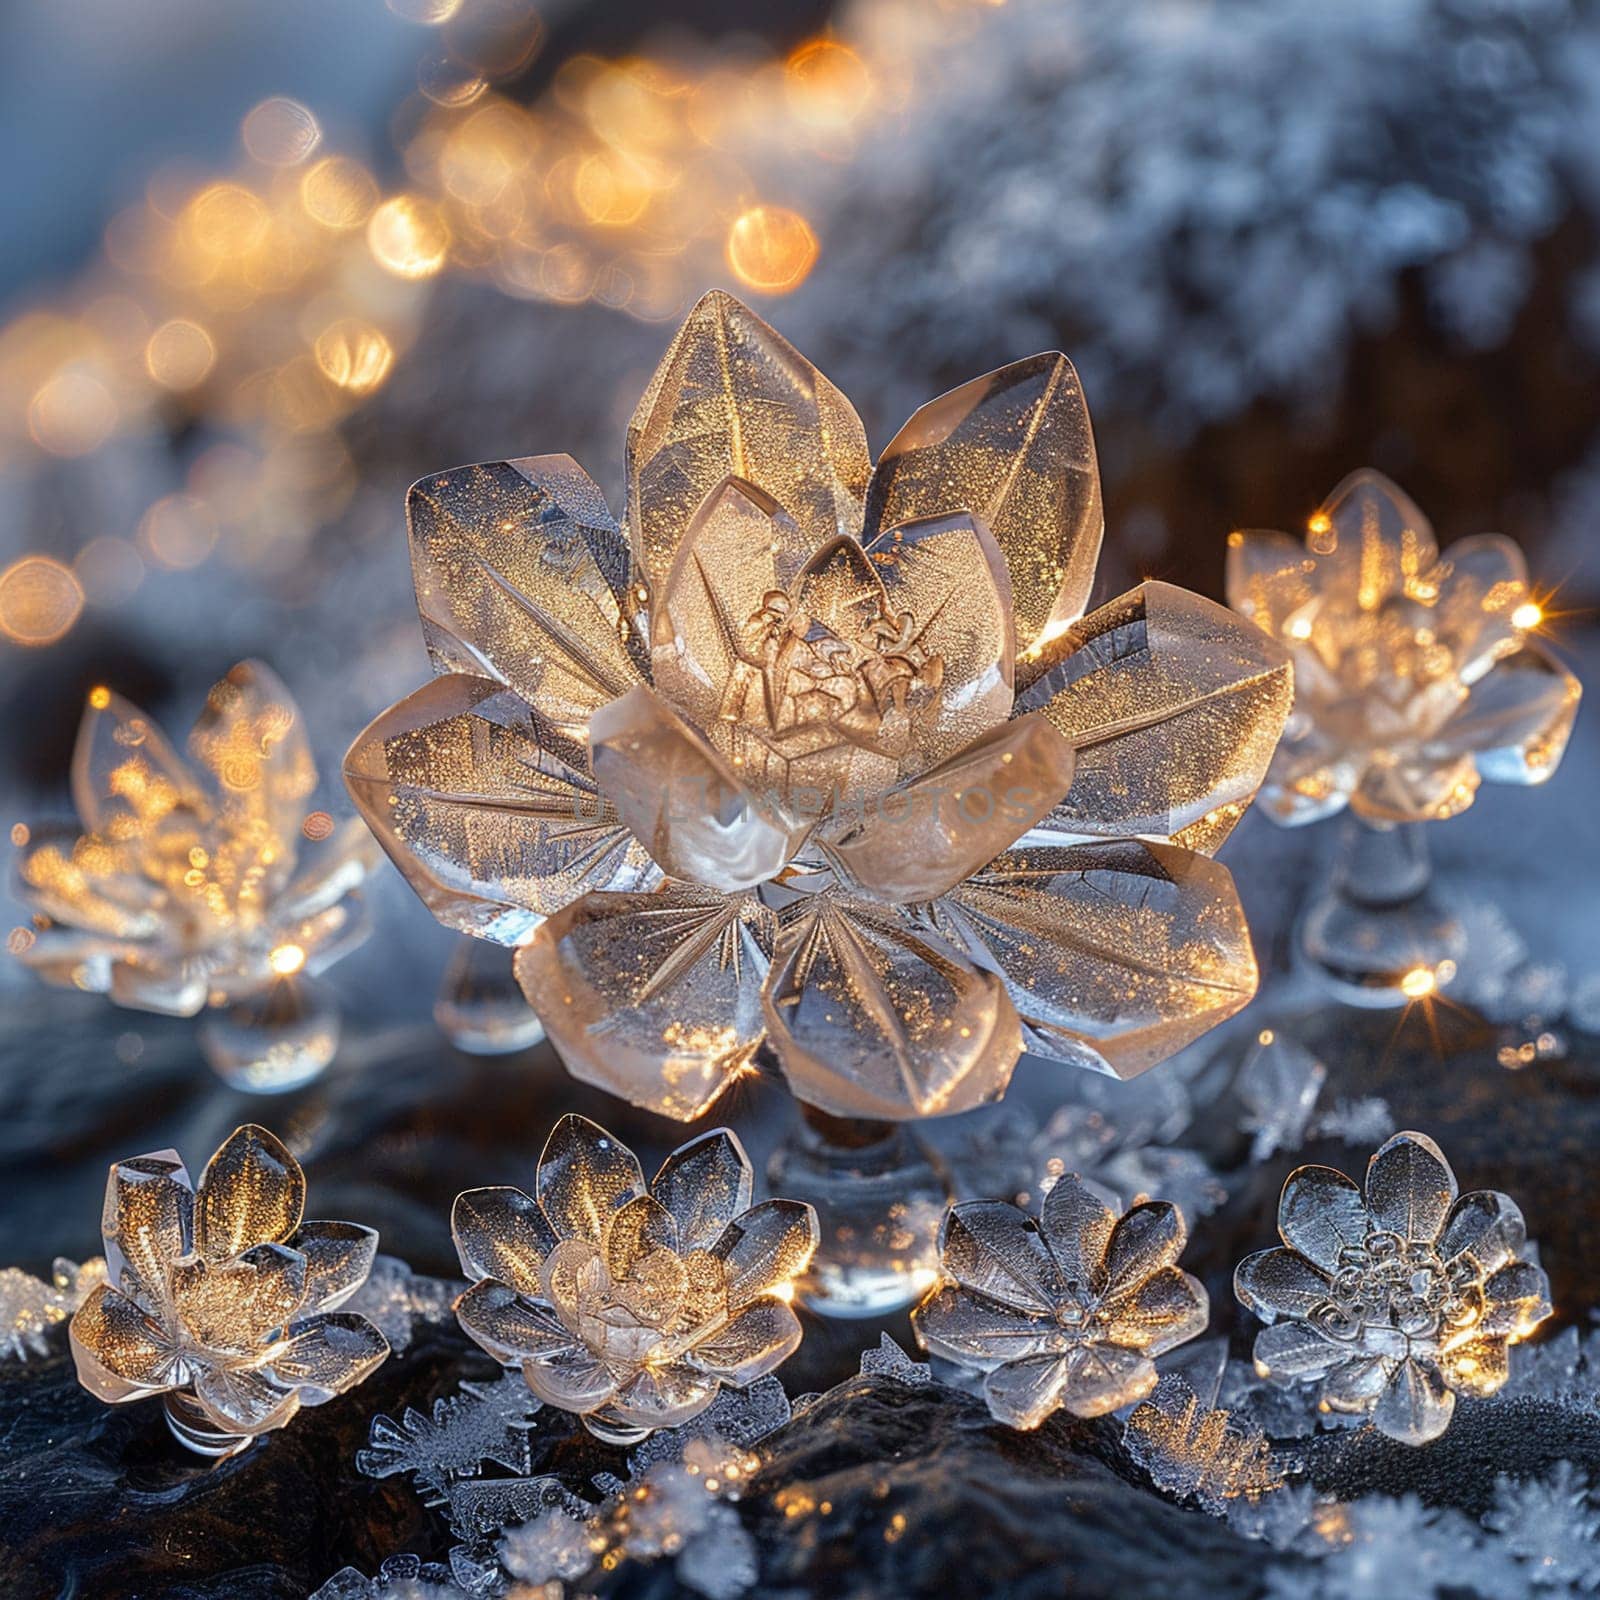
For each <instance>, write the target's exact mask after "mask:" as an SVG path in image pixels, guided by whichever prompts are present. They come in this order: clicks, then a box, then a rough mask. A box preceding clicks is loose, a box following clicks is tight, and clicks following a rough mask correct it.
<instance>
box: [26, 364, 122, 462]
mask: <svg viewBox="0 0 1600 1600" xmlns="http://www.w3.org/2000/svg"><path fill="white" fill-rule="evenodd" d="M117 416H118V412H117V402H116V401H115V400H114V399H113V398H112V395H111V391H110V390H109V389H108V388H107V387H106V385H105V384H104V383H102V382H101V381H100V379H99V378H97V377H96V376H95V375H94V374H93V373H90V372H84V371H80V370H78V369H77V368H74V367H68V368H66V369H65V370H64V371H61V372H57V373H55V374H54V375H53V376H52V377H50V378H49V379H47V380H46V381H45V382H44V383H43V384H41V385H40V387H39V388H38V389H37V390H36V391H35V392H34V396H33V399H32V400H31V401H30V402H29V405H28V432H29V434H30V435H31V436H32V438H33V442H34V443H35V444H36V445H38V446H39V448H40V449H41V450H48V451H49V452H50V454H51V455H56V456H82V455H88V454H89V452H90V451H91V450H98V449H99V448H100V446H101V445H103V444H104V443H105V442H106V440H107V439H109V438H110V437H111V434H112V431H113V430H114V429H115V428H116V426H117Z"/></svg>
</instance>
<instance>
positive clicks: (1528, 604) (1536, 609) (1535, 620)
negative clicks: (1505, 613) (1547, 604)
mask: <svg viewBox="0 0 1600 1600" xmlns="http://www.w3.org/2000/svg"><path fill="white" fill-rule="evenodd" d="M1543 621H1544V607H1543V606H1541V605H1540V604H1539V603H1538V601H1536V600H1527V601H1524V602H1523V604H1521V605H1520V606H1518V607H1517V609H1516V610H1515V611H1513V612H1512V613H1511V625H1512V627H1514V628H1521V629H1522V630H1523V632H1524V633H1527V632H1530V631H1531V630H1532V629H1534V628H1537V627H1538V626H1539V624H1540V623H1541V622H1543Z"/></svg>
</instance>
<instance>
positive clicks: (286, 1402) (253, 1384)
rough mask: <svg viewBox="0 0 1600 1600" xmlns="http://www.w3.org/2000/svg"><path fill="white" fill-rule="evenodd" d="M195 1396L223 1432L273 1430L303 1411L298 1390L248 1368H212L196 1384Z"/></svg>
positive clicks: (203, 1409) (246, 1432)
mask: <svg viewBox="0 0 1600 1600" xmlns="http://www.w3.org/2000/svg"><path fill="white" fill-rule="evenodd" d="M194 1397H195V1399H196V1400H197V1401H198V1402H199V1404H200V1409H201V1410H202V1411H203V1412H205V1414H206V1416H207V1417H209V1418H210V1420H211V1422H212V1424H213V1425H214V1426H215V1427H216V1428H218V1429H219V1430H220V1431H221V1432H223V1433H236V1434H256V1433H270V1432H271V1431H272V1430H273V1429H275V1428H282V1427H284V1426H285V1425H286V1424H288V1423H289V1422H291V1421H292V1420H293V1419H294V1417H295V1416H296V1414H297V1413H298V1412H299V1410H300V1403H301V1397H300V1393H299V1391H298V1390H297V1389H294V1388H292V1387H285V1386H284V1385H282V1384H279V1383H276V1382H274V1381H273V1379H272V1378H271V1377H270V1376H269V1375H268V1374H267V1373H265V1372H259V1371H255V1370H253V1369H251V1368H249V1367H235V1368H232V1369H222V1368H213V1369H212V1370H211V1371H209V1372H206V1373H205V1374H204V1375H203V1376H202V1377H201V1378H200V1380H199V1381H198V1382H197V1383H196V1384H195V1386H194Z"/></svg>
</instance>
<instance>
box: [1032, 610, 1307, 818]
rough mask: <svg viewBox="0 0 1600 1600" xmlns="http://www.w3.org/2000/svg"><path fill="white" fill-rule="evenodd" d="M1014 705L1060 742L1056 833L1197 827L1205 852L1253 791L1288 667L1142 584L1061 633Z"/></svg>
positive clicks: (1279, 656)
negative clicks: (1062, 769)
mask: <svg viewBox="0 0 1600 1600" xmlns="http://www.w3.org/2000/svg"><path fill="white" fill-rule="evenodd" d="M1059 648H1060V650H1061V651H1062V652H1065V654H1064V658H1063V659H1059V660H1058V661H1057V662H1056V664H1054V665H1053V666H1051V667H1050V669H1049V671H1048V672H1046V673H1045V674H1044V676H1043V677H1042V678H1040V679H1039V680H1038V682H1036V683H1034V684H1033V685H1032V686H1031V687H1030V688H1029V689H1028V690H1027V691H1026V692H1025V693H1023V694H1022V695H1020V696H1019V697H1018V702H1017V704H1018V708H1019V709H1020V710H1024V711H1042V712H1043V713H1044V715H1045V716H1047V717H1048V718H1049V719H1050V721H1051V722H1053V723H1054V724H1055V726H1056V727H1057V728H1058V729H1060V731H1061V732H1062V733H1063V734H1065V735H1066V737H1067V738H1068V739H1069V740H1070V741H1071V742H1072V745H1073V747H1074V749H1075V750H1076V752H1077V766H1076V768H1075V771H1074V775H1073V780H1072V788H1071V790H1070V791H1069V793H1068V794H1067V797H1066V799H1065V800H1064V801H1063V802H1062V804H1061V805H1060V806H1059V807H1057V809H1056V811H1055V813H1054V815H1053V817H1052V819H1051V822H1050V826H1051V827H1052V829H1054V830H1055V831H1057V832H1059V833H1061V834H1064V835H1066V836H1069V837H1071V836H1092V837H1107V836H1109V837H1120V836H1124V835H1128V834H1146V835H1149V836H1152V837H1161V838H1168V837H1171V836H1172V835H1173V834H1176V833H1179V832H1181V831H1182V830H1184V829H1189V828H1193V827H1195V826H1196V825H1197V824H1201V823H1204V824H1205V825H1206V826H1205V829H1204V838H1205V841H1206V843H1207V844H1208V846H1209V847H1210V848H1211V849H1215V848H1216V846H1217V845H1218V844H1220V843H1221V841H1222V839H1223V838H1225V837H1226V836H1227V833H1228V831H1229V829H1230V828H1231V826H1232V824H1233V823H1234V822H1236V821H1237V820H1238V818H1239V817H1240V816H1242V815H1243V814H1244V810H1245V807H1246V806H1248V805H1249V803H1250V800H1251V797H1252V796H1253V795H1254V794H1255V792H1256V790H1257V788H1258V787H1259V786H1260V784H1261V780H1262V778H1263V777H1264V776H1265V774H1266V771H1267V766H1268V763H1269V762H1270V761H1271V759H1272V752H1273V749H1274V747H1275V746H1276V745H1277V742H1278V736H1279V734H1280V733H1281V732H1282V731H1283V725H1284V720H1285V718H1286V717H1287V716H1288V714H1289V707H1290V704H1291V702H1292V700H1293V697H1294V686H1293V678H1292V674H1291V671H1290V667H1289V659H1288V656H1287V655H1286V654H1285V653H1284V651H1283V649H1282V647H1281V646H1280V645H1278V644H1277V643H1275V642H1274V641H1273V640H1271V639H1269V638H1268V637H1267V636H1266V635H1265V634H1263V633H1262V632H1261V630H1260V629H1259V628H1256V627H1253V626H1252V625H1251V624H1250V623H1248V622H1245V621H1244V620H1242V619H1241V618H1239V617H1236V616H1235V615H1234V614H1233V613H1232V612H1231V611H1228V610H1226V609H1225V608H1224V607H1222V606H1219V605H1215V604H1213V603H1212V602H1211V601H1210V600H1203V599H1201V597H1200V596H1199V595H1195V594H1190V593H1189V592H1188V591H1187V590H1185V589H1175V588H1173V587H1172V586H1171V585H1170V584H1165V583H1145V584H1142V585H1140V587H1139V588H1137V589H1134V590H1131V591H1130V592H1129V593H1127V594H1125V595H1123V596H1122V597H1121V598H1120V599H1117V600H1113V601H1112V602H1111V603H1110V604H1109V605H1104V606H1101V607H1100V609H1099V610H1098V611H1095V612H1092V613H1091V614H1090V615H1089V616H1087V617H1085V618H1084V619H1083V620H1082V621H1081V622H1079V623H1077V624H1076V625H1075V626H1074V627H1073V629H1072V630H1071V635H1070V639H1069V638H1068V637H1066V636H1063V638H1062V640H1061V641H1059Z"/></svg>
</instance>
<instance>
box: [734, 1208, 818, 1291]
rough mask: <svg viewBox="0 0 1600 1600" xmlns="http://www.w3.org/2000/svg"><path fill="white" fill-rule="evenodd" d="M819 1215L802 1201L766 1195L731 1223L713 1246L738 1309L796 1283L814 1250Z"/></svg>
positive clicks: (808, 1263) (815, 1247) (809, 1261)
mask: <svg viewBox="0 0 1600 1600" xmlns="http://www.w3.org/2000/svg"><path fill="white" fill-rule="evenodd" d="M818 1238H819V1234H818V1230H817V1214H816V1212H815V1211H814V1210H813V1209H812V1208H811V1207H810V1206H808V1205H806V1204H805V1203H804V1202H803V1201H800V1200H763V1201H762V1202H761V1204H760V1205H758V1206H752V1207H751V1208H750V1209H749V1210H748V1211H746V1212H745V1213H744V1215H743V1216H741V1217H738V1218H736V1219H735V1220H734V1221H732V1222H730V1223H729V1224H728V1226H727V1227H726V1228H724V1229H723V1230H722V1234H721V1237H720V1238H718V1240H717V1242H716V1243H715V1244H714V1245H713V1246H712V1247H711V1254H712V1255H713V1256H715V1257H716V1258H717V1259H718V1260H719V1261H721V1262H722V1263H723V1266H724V1272H725V1275H726V1285H727V1294H728V1304H729V1306H731V1307H733V1308H734V1309H736V1310H737V1309H738V1308H739V1307H741V1306H745V1305H748V1304H749V1303H750V1302H751V1301H752V1300H755V1299H757V1298H758V1297H759V1296H761V1295H764V1294H770V1293H771V1292H772V1291H774V1290H776V1289H782V1288H783V1287H785V1286H786V1285H787V1284H791V1283H793V1282H794V1280H795V1279H796V1278H798V1277H799V1276H800V1274H801V1273H803V1272H804V1271H805V1270H806V1268H807V1267H808V1266H809V1265H810V1264H811V1257H812V1256H813V1255H814V1254H815V1253H816V1249H817V1240H818Z"/></svg>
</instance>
